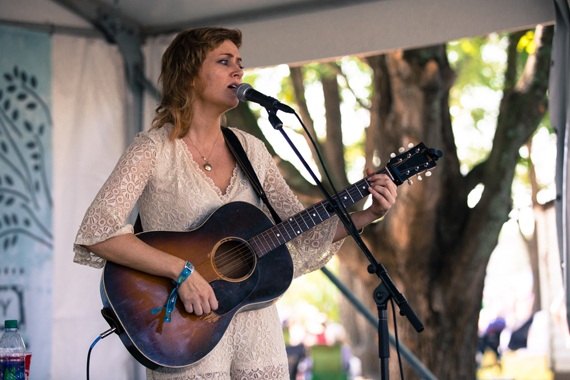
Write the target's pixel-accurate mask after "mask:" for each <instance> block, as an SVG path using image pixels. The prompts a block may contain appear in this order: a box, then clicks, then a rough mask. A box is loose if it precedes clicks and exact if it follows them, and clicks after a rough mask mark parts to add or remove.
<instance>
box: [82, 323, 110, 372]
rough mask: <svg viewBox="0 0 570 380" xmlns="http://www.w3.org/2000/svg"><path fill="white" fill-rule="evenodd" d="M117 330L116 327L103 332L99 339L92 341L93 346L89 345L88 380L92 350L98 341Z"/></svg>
mask: <svg viewBox="0 0 570 380" xmlns="http://www.w3.org/2000/svg"><path fill="white" fill-rule="evenodd" d="M115 330H116V328H114V327H113V328H110V329H109V330H107V331H105V332H103V333H101V334H100V335H99V336H98V337H97V339H95V341H94V342H93V343H91V346H90V347H89V351H87V380H89V361H90V360H91V351H92V350H93V347H95V345H96V344H97V342H99V341H100V340H101V339H103V338H106V337H108V336H109V335H111V333H113V332H114V331H115Z"/></svg>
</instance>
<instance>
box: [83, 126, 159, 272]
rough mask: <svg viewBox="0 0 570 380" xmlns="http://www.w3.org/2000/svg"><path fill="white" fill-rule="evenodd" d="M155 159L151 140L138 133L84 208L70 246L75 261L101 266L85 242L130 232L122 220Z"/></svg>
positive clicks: (88, 242)
mask: <svg viewBox="0 0 570 380" xmlns="http://www.w3.org/2000/svg"><path fill="white" fill-rule="evenodd" d="M155 159H156V149H155V146H154V143H153V142H152V141H151V140H150V139H149V138H146V137H141V136H140V135H139V136H137V138H135V140H134V141H133V143H132V144H131V146H130V147H129V148H128V149H127V150H126V151H125V153H124V154H123V156H122V157H121V158H120V159H119V162H118V163H117V166H115V169H114V170H113V172H112V173H111V175H110V176H109V178H108V179H107V181H106V182H105V184H104V185H103V187H102V188H101V190H99V193H98V194H97V196H96V197H95V200H93V203H91V206H89V208H88V209H87V212H86V213H85V216H84V217H83V222H82V223H81V226H80V228H79V232H78V233H77V237H76V239H75V243H74V245H73V251H74V252H75V257H74V258H73V261H74V262H76V263H79V264H83V265H88V266H91V267H94V268H101V267H103V265H104V264H105V260H104V259H102V258H100V257H99V256H97V255H95V254H94V253H93V252H90V251H89V250H88V249H87V248H85V245H93V244H96V243H99V242H102V241H104V240H107V239H109V238H111V237H115V236H120V235H125V234H128V233H133V226H132V225H130V224H126V225H125V221H126V219H127V217H128V216H129V214H130V212H131V211H132V209H133V208H134V206H135V203H136V202H137V200H138V198H139V197H140V195H141V193H142V191H143V190H144V188H145V186H146V184H147V182H148V180H149V178H150V177H151V175H152V173H153V171H154V167H155V163H156V161H155Z"/></svg>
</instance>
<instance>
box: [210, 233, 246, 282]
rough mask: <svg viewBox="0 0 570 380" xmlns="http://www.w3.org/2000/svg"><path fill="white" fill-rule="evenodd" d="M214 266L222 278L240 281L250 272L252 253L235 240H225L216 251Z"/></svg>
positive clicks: (244, 245)
mask: <svg viewBox="0 0 570 380" xmlns="http://www.w3.org/2000/svg"><path fill="white" fill-rule="evenodd" d="M214 264H215V266H216V268H217V269H218V271H219V272H220V273H221V274H222V275H223V276H224V277H227V278H230V279H240V278H242V277H245V276H247V275H248V274H249V273H250V272H251V270H252V269H253V266H254V264H255V260H254V257H253V252H252V251H251V250H250V249H249V247H248V246H247V245H246V244H244V243H243V242H241V241H237V240H226V241H225V242H223V243H222V244H220V245H219V246H218V249H216V252H215V256H214Z"/></svg>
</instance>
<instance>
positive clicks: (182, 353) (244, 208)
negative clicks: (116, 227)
mask: <svg viewBox="0 0 570 380" xmlns="http://www.w3.org/2000/svg"><path fill="white" fill-rule="evenodd" d="M271 227H273V223H272V222H271V220H270V219H269V218H268V217H267V216H266V215H265V214H264V213H263V211H261V210H260V209H259V208H257V207H256V206H253V205H251V204H249V203H245V202H232V203H228V204H226V205H224V206H222V207H220V208H219V209H217V210H216V211H215V212H214V213H213V214H212V215H211V216H210V217H209V218H208V219H207V220H206V221H205V222H204V223H203V224H202V225H201V226H200V227H198V228H197V229H195V230H191V231H182V232H178V231H150V232H143V233H140V234H137V237H138V238H140V239H141V240H142V241H144V242H145V243H147V244H149V245H151V246H153V247H155V248H157V249H160V250H162V251H164V252H167V253H169V254H171V255H174V256H177V257H180V258H181V259H182V260H185V261H190V262H191V263H192V264H194V266H195V268H196V270H197V271H198V272H199V273H200V274H201V275H202V276H203V277H204V278H205V279H206V280H207V281H208V282H209V283H210V285H211V286H212V288H213V289H214V292H215V294H216V297H217V299H218V302H219V308H218V310H216V311H215V312H212V313H210V314H209V315H202V316H199V317H198V316H196V315H194V314H188V313H187V312H186V311H185V310H184V306H183V304H182V302H181V301H180V300H178V301H177V302H176V305H175V308H174V310H173V312H172V319H171V322H164V321H163V318H164V315H165V310H164V309H163V310H161V311H160V312H158V313H156V314H153V313H152V310H153V309H154V308H160V307H162V306H164V305H165V303H166V300H167V299H168V297H169V295H170V293H171V291H172V290H173V289H174V284H173V282H172V281H171V280H170V279H168V278H164V277H158V276H153V275H149V274H146V273H143V272H140V271H137V270H134V269H130V268H127V267H125V266H122V265H118V264H115V263H112V262H107V263H106V264H105V268H104V270H103V276H102V278H101V298H102V300H103V305H104V307H105V309H104V311H105V310H106V313H107V314H108V315H106V316H105V315H104V316H105V318H106V319H107V320H108V321H109V320H111V322H110V323H111V324H113V323H112V322H113V321H114V323H115V324H116V325H117V327H118V331H117V333H118V334H119V337H120V339H121V341H122V342H123V344H124V345H125V347H126V348H127V349H128V350H129V352H130V353H131V354H132V355H133V356H134V357H135V359H137V360H138V361H139V362H140V363H141V364H143V365H144V366H146V367H148V368H150V369H156V368H158V367H170V368H181V367H186V366H188V365H191V364H193V363H196V362H198V361H200V360H201V359H203V358H204V357H205V356H206V355H208V354H209V353H210V352H211V351H212V350H213V349H214V347H215V346H216V345H217V344H218V343H219V341H220V340H221V339H222V337H223V335H224V333H225V332H226V330H227V327H228V326H229V324H230V322H231V321H232V319H233V317H234V316H235V315H236V314H237V313H240V312H243V311H247V310H254V309H259V308H263V307H267V306H270V305H271V304H273V303H274V302H275V301H276V300H277V299H278V298H279V297H280V296H281V295H282V294H283V293H284V292H285V290H287V288H288V287H289V285H290V284H291V280H292V278H293V262H292V260H291V255H290V253H289V251H288V250H287V247H286V246H285V245H281V246H279V247H277V248H275V249H274V250H272V251H271V252H269V253H267V254H265V255H263V256H261V257H258V256H257V255H256V254H255V253H254V252H253V250H252V248H251V246H250V245H249V244H248V242H247V241H248V239H250V238H252V237H254V236H256V235H258V234H260V233H262V232H264V231H266V230H267V229H269V228H271Z"/></svg>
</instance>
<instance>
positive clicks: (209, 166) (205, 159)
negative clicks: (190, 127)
mask: <svg viewBox="0 0 570 380" xmlns="http://www.w3.org/2000/svg"><path fill="white" fill-rule="evenodd" d="M221 133H222V131H221V130H220V132H219V133H218V135H217V136H216V141H214V145H212V151H211V152H210V158H211V157H212V153H214V148H215V147H216V143H217V142H218V138H219V137H220V134H221ZM186 136H188V140H190V142H191V143H192V145H194V148H196V151H198V154H200V156H201V157H202V159H204V161H206V163H205V164H204V170H207V171H210V170H212V165H210V163H209V162H208V161H209V160H208V158H206V156H204V155H203V154H202V152H200V149H198V147H197V146H196V144H194V141H192V137H190V133H188V134H187V135H186Z"/></svg>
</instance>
